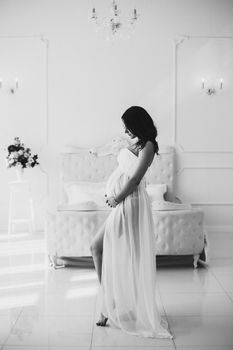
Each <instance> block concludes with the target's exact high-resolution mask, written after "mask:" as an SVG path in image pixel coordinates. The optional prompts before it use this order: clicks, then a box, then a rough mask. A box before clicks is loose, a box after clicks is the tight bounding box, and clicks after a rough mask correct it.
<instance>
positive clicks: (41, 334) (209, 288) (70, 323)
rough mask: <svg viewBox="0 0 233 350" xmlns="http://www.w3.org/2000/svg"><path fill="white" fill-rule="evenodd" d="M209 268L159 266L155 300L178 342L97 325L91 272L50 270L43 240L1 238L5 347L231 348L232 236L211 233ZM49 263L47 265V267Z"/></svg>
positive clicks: (0, 320)
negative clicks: (134, 334)
mask: <svg viewBox="0 0 233 350" xmlns="http://www.w3.org/2000/svg"><path fill="white" fill-rule="evenodd" d="M209 238H210V243H211V245H210V248H211V251H210V253H211V260H210V265H209V267H208V268H207V269H203V268H200V269H197V270H194V269H193V268H192V267H187V268H184V267H183V268H178V267H177V268H172V267H166V268H159V267H158V268H157V282H158V290H157V298H158V304H159V308H160V312H161V314H162V315H163V317H164V318H165V319H167V321H168V323H169V326H170V330H171V332H172V333H173V335H174V337H175V338H174V340H168V339H145V338H140V337H135V336H128V335H126V334H124V333H122V332H121V331H119V330H113V329H111V328H110V327H106V328H99V327H97V326H96V325H95V321H96V320H97V317H98V314H97V310H98V298H97V288H98V283H97V278H96V274H95V271H94V270H92V269H77V268H65V269H60V270H53V269H51V268H48V267H47V260H46V259H45V242H44V238H43V236H42V235H36V236H34V237H27V236H26V237H18V238H13V239H11V241H10V242H8V241H7V240H6V237H5V236H4V235H0V349H8V350H13V349H14V350H16V349H18V350H19V349H28V350H31V349H32V350H36V349H37V350H45V349H60V350H63V349H67V350H74V349H76V350H78V349H80V350H81V349H83V350H86V349H96V350H97V349H105V350H109V349H115V350H117V349H119V350H126V349H127V350H130V349H147V350H150V349H164V350H171V349H177V350H230V349H231V350H232V349H233V234H232V233H222V234H220V233H218V234H216V233H212V234H209ZM45 261H46V264H45Z"/></svg>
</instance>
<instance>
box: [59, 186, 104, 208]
mask: <svg viewBox="0 0 233 350" xmlns="http://www.w3.org/2000/svg"><path fill="white" fill-rule="evenodd" d="M105 186H106V183H105V182H87V181H78V182H67V183H65V184H64V189H65V192H66V195H67V198H68V204H69V205H74V204H76V205H77V204H79V205H81V204H87V203H88V205H95V206H100V207H103V206H105V207H106V199H105V196H104V194H105Z"/></svg>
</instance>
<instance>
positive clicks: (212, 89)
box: [201, 78, 223, 96]
mask: <svg viewBox="0 0 233 350" xmlns="http://www.w3.org/2000/svg"><path fill="white" fill-rule="evenodd" d="M218 89H219V90H222V89H223V79H220V80H219V82H218ZM201 90H202V91H205V92H206V94H207V95H209V96H211V95H214V94H216V92H217V89H216V88H215V87H214V86H212V87H210V86H208V87H206V83H205V79H204V78H202V80H201Z"/></svg>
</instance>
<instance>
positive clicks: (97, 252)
mask: <svg viewBox="0 0 233 350" xmlns="http://www.w3.org/2000/svg"><path fill="white" fill-rule="evenodd" d="M104 228H105V222H104V223H103V225H102V226H101V227H100V228H99V230H98V232H97V234H96V235H95V237H94V239H93V241H92V243H91V253H92V256H93V261H94V265H95V269H96V272H97V275H98V279H99V283H101V273H102V255H103V239H104ZM107 320H108V318H107V317H105V316H104V315H103V314H102V313H101V314H100V319H99V321H98V322H97V323H96V324H97V326H103V327H104V326H106V323H107Z"/></svg>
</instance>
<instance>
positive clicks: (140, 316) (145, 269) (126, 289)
mask: <svg viewBox="0 0 233 350" xmlns="http://www.w3.org/2000/svg"><path fill="white" fill-rule="evenodd" d="M121 119H122V121H123V126H124V128H125V132H126V133H127V134H128V135H129V137H130V138H132V139H134V138H137V141H136V142H135V143H134V144H133V145H132V146H131V147H130V148H122V149H121V151H120V152H119V154H118V157H117V160H118V167H117V168H116V169H115V171H114V172H113V173H112V174H111V176H110V177H109V179H108V181H107V185H106V195H105V196H106V203H107V204H108V205H109V206H110V207H112V211H111V213H110V215H109V216H108V218H107V220H106V221H105V222H104V224H103V226H102V227H101V228H100V230H99V231H98V233H97V234H96V236H95V238H94V240H93V242H92V244H91V252H92V256H93V260H94V264H95V268H96V271H97V274H98V278H99V282H100V293H101V299H102V301H101V315H100V320H99V321H98V322H97V325H98V326H106V323H107V322H109V323H110V325H111V326H113V327H116V328H120V329H122V330H123V331H125V332H127V333H128V334H132V335H141V336H144V337H153V338H173V336H172V335H171V333H170V332H169V331H168V324H167V322H166V321H165V320H163V319H162V318H161V316H160V314H159V311H158V306H157V302H156V280H155V274H156V260H155V249H154V248H155V236H154V226H153V217H152V209H151V203H150V199H149V197H148V194H147V192H146V180H145V177H144V175H145V174H146V171H147V169H148V167H149V166H150V165H151V163H152V162H153V159H154V156H155V154H156V155H157V154H158V150H159V148H158V143H157V141H156V137H157V129H156V127H155V125H154V123H153V120H152V118H151V117H150V115H149V114H148V113H147V111H146V110H145V109H143V108H142V107H138V106H133V107H130V108H129V109H127V110H126V111H125V113H124V114H123V116H122V117H121Z"/></svg>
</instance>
